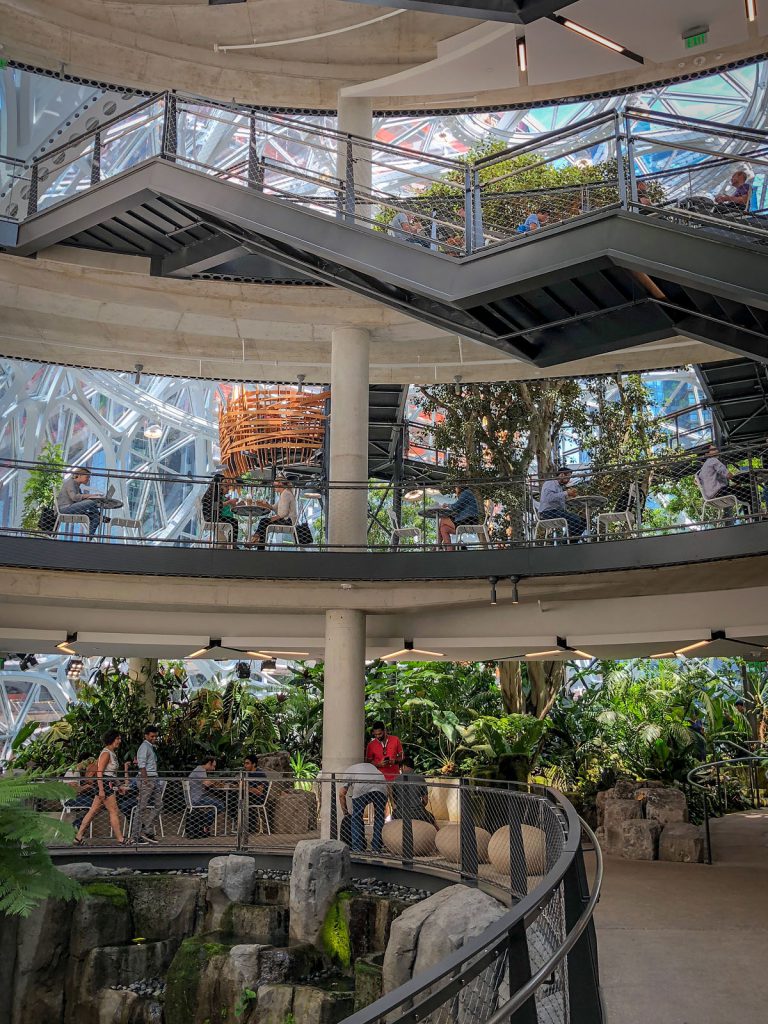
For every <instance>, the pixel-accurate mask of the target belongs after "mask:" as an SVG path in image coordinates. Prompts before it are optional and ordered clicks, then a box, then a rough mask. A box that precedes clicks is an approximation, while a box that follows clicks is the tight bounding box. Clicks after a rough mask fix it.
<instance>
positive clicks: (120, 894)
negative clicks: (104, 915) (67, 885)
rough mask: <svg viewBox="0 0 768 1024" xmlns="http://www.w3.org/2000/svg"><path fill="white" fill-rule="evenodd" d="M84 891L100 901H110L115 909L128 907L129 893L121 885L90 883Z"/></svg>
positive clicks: (136, 940) (141, 940)
mask: <svg viewBox="0 0 768 1024" xmlns="http://www.w3.org/2000/svg"><path fill="white" fill-rule="evenodd" d="M83 891H84V892H85V893H86V894H87V895H88V896H97V897H99V898H100V899H104V900H109V902H110V903H111V904H112V906H113V907H118V908H120V909H121V910H122V909H125V908H126V907H127V906H128V893H127V892H126V891H125V889H122V888H121V887H120V886H119V885H112V884H111V883H110V882H90V883H89V884H88V885H86V886H85V887H84V889H83ZM133 941H134V942H137V943H138V942H143V941H144V940H143V939H134V940H133Z"/></svg>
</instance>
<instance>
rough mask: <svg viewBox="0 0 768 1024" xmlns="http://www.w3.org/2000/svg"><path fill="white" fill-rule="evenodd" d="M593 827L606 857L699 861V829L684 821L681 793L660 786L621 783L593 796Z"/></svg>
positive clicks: (701, 836)
mask: <svg viewBox="0 0 768 1024" xmlns="http://www.w3.org/2000/svg"><path fill="white" fill-rule="evenodd" d="M597 824H598V828H597V838H598V841H599V843H600V846H601V848H602V850H603V853H605V854H607V855H608V856H616V857H623V858H624V859H625V860H668V861H678V862H684V863H694V864H698V863H700V861H701V860H702V859H703V849H704V840H703V834H702V830H701V828H699V827H698V826H697V825H692V824H690V823H689V821H688V806H687V803H686V799H685V794H684V793H683V792H682V790H680V789H676V788H674V787H671V786H664V785H663V784H662V783H660V782H653V781H647V780H646V781H639V782H634V781H631V780H627V779H622V780H620V781H619V782H617V783H616V785H615V786H614V787H613V789H608V790H605V791H604V792H602V793H598V794H597Z"/></svg>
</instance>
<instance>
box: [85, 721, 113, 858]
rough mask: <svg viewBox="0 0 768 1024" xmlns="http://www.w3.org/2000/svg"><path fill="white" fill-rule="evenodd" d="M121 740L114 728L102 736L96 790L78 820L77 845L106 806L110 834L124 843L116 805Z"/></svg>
mask: <svg viewBox="0 0 768 1024" xmlns="http://www.w3.org/2000/svg"><path fill="white" fill-rule="evenodd" d="M121 741H122V737H121V735H120V733H119V732H118V731H117V730H116V729H110V731H109V732H108V733H106V734H105V736H104V749H103V750H102V752H101V753H100V754H99V760H98V762H97V765H96V783H97V792H96V796H95V797H94V798H93V803H92V804H91V807H90V810H89V811H88V813H87V814H86V816H85V817H84V818H83V820H82V821H81V822H80V828H79V829H78V830H77V835H76V836H75V844H76V845H77V846H82V845H83V836H84V834H85V830H86V829H87V828H88V826H89V825H90V823H91V822H92V821H93V819H94V818H95V817H96V815H97V814H98V813H99V811H100V810H101V809H102V807H106V809H107V814H109V823H110V825H111V826H112V834H113V835H114V837H115V838H116V839H117V841H118V843H120V845H121V846H125V845H126V840H125V839H124V838H123V832H122V829H121V828H120V809H119V808H118V806H117V794H118V791H119V790H120V783H119V782H118V779H117V773H118V770H119V768H120V762H119V761H118V759H117V751H118V748H119V747H120V743H121Z"/></svg>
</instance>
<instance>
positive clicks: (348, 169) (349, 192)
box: [344, 135, 355, 224]
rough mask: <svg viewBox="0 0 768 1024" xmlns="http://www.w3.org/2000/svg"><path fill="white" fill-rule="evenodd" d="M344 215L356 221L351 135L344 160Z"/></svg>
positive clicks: (351, 220) (350, 220)
mask: <svg viewBox="0 0 768 1024" xmlns="http://www.w3.org/2000/svg"><path fill="white" fill-rule="evenodd" d="M344 217H345V219H346V220H348V221H349V222H350V223H351V224H354V223H355V155H354V151H353V148H352V136H351V135H348V136H347V142H346V155H345V160H344Z"/></svg>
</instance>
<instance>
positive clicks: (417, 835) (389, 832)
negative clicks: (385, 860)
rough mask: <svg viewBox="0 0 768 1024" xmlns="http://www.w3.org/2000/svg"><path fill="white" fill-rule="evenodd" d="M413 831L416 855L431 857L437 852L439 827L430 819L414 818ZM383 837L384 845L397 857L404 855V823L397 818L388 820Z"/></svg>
mask: <svg viewBox="0 0 768 1024" xmlns="http://www.w3.org/2000/svg"><path fill="white" fill-rule="evenodd" d="M411 825H412V831H413V855H414V857H429V856H431V855H432V854H433V853H434V852H435V838H436V836H437V829H436V828H435V826H434V825H431V824H430V823H429V822H428V821H418V820H414V821H412V822H411ZM381 838H382V840H383V842H384V845H385V846H386V848H387V849H388V850H389V852H390V853H393V854H394V855H395V856H396V857H402V855H403V823H402V821H401V820H400V819H399V818H397V819H395V820H394V821H388V822H387V823H386V824H385V825H384V828H383V829H382V833H381Z"/></svg>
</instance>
